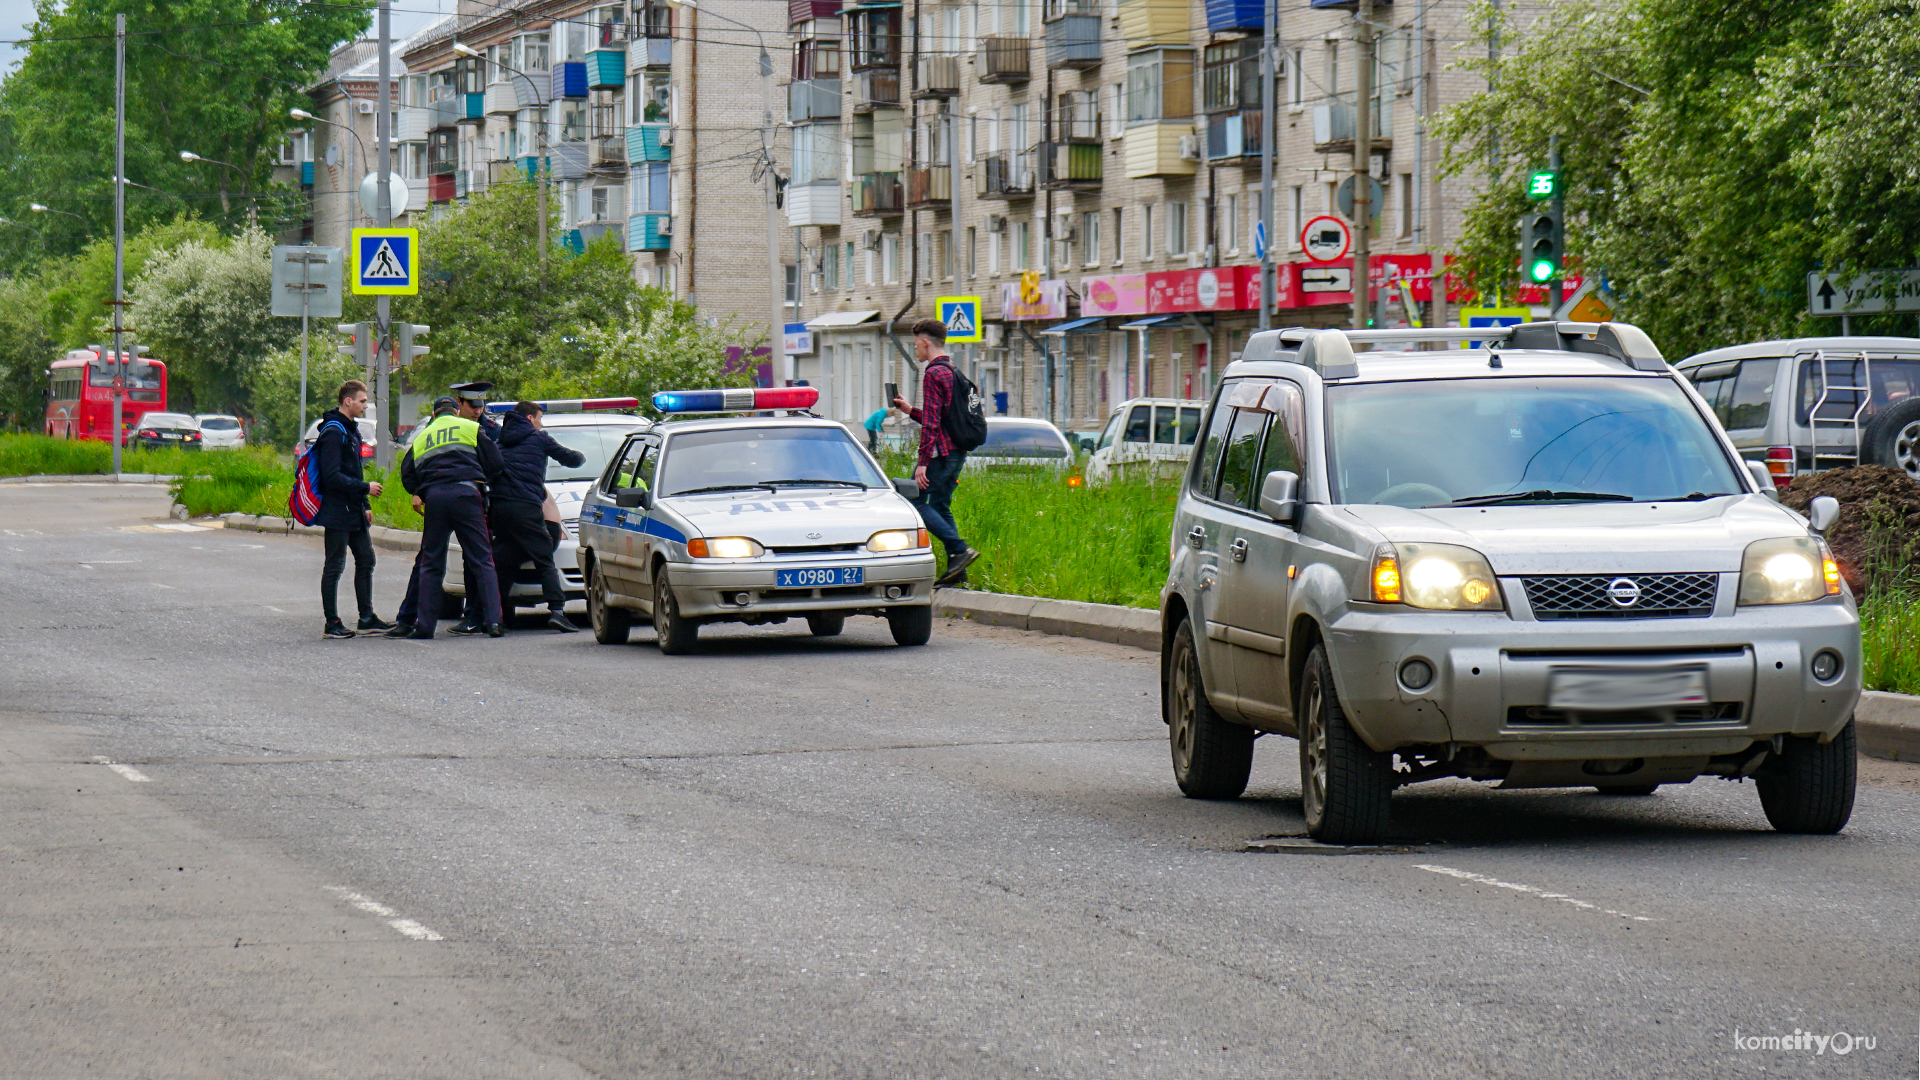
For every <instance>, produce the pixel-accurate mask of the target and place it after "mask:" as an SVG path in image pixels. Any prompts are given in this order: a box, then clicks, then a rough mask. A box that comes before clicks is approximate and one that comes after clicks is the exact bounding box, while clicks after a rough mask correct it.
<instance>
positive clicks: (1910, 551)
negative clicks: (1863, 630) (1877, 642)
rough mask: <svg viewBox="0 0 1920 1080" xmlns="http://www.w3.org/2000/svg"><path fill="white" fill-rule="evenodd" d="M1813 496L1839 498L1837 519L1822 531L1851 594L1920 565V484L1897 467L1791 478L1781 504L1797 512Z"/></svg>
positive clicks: (1858, 468) (1863, 467) (1897, 578)
mask: <svg viewBox="0 0 1920 1080" xmlns="http://www.w3.org/2000/svg"><path fill="white" fill-rule="evenodd" d="M1816 495H1831V496H1833V497H1834V498H1836V499H1838V500H1840V519H1839V520H1838V521H1836V522H1834V524H1833V528H1831V529H1828V530H1827V542H1828V543H1829V544H1831V545H1833V556H1834V559H1835V560H1837V561H1838V562H1839V563H1840V572H1841V573H1842V574H1844V575H1845V576H1846V579H1847V584H1848V585H1849V586H1851V587H1852V589H1853V591H1854V595H1856V596H1858V595H1862V594H1864V592H1865V587H1866V585H1867V583H1868V582H1870V581H1871V582H1874V583H1876V584H1888V583H1891V582H1894V581H1906V580H1908V579H1910V578H1911V577H1912V576H1913V568H1914V565H1915V563H1916V561H1920V484H1916V483H1914V481H1913V478H1912V477H1909V476H1908V475H1907V474H1906V473H1904V472H1901V471H1900V470H1899V469H1889V468H1887V467H1886V466H1884V465H1860V466H1856V467H1854V468H1851V469H1828V470H1826V471H1825V472H1817V473H1808V474H1803V475H1801V476H1796V477H1794V478H1793V485H1792V486H1791V487H1789V488H1787V489H1786V490H1785V491H1783V492H1781V493H1780V501H1781V502H1782V503H1784V504H1786V505H1787V506H1790V507H1792V508H1793V509H1795V510H1798V511H1800V512H1802V513H1805V512H1806V509H1807V504H1808V503H1809V502H1812V501H1813V498H1814V497H1815V496H1816Z"/></svg>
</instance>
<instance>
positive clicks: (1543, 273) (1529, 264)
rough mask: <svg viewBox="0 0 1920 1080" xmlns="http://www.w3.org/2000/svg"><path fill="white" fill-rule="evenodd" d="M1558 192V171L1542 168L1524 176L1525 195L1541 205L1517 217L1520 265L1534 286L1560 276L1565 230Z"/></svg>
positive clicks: (1563, 255)
mask: <svg viewBox="0 0 1920 1080" xmlns="http://www.w3.org/2000/svg"><path fill="white" fill-rule="evenodd" d="M1559 194H1560V175H1559V174H1558V173H1556V172H1552V171H1551V170H1543V171H1541V172H1536V173H1534V174H1533V175H1532V176H1530V177H1528V178H1527V197H1528V198H1531V199H1535V200H1539V201H1540V202H1541V205H1540V206H1539V208H1537V209H1534V210H1530V211H1528V212H1527V213H1526V215H1525V216H1523V217H1522V218H1521V219H1520V265H1521V269H1522V272H1523V273H1525V274H1526V277H1527V280H1528V281H1529V282H1531V283H1532V284H1535V285H1545V284H1547V283H1548V282H1550V281H1552V280H1554V279H1555V278H1557V277H1559V276H1560V265H1561V262H1562V260H1563V259H1564V257H1565V252H1564V251H1562V250H1561V248H1562V246H1563V245H1564V239H1563V238H1564V236H1565V233H1564V232H1563V231H1562V228H1561V221H1560V200H1559V198H1558V196H1559Z"/></svg>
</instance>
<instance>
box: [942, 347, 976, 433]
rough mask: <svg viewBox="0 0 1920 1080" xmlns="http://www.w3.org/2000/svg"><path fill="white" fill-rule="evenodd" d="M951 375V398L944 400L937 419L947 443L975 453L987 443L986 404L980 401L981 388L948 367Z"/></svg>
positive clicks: (954, 368)
mask: <svg viewBox="0 0 1920 1080" xmlns="http://www.w3.org/2000/svg"><path fill="white" fill-rule="evenodd" d="M948 369H949V370H951V371H952V372H953V395H952V396H951V397H949V398H948V399H947V409H946V413H945V415H943V416H941V417H940V426H941V427H942V428H943V429H945V430H946V433H947V439H948V441H950V442H952V443H953V448H954V449H955V450H975V449H978V448H979V447H980V444H981V443H984V442H986V441H987V413H986V409H985V408H983V406H984V405H985V402H984V401H982V400H981V398H980V388H979V387H977V386H975V385H973V381H972V380H970V379H968V378H967V377H966V376H965V375H962V374H960V369H959V368H956V367H953V366H952V365H951V364H949V365H948Z"/></svg>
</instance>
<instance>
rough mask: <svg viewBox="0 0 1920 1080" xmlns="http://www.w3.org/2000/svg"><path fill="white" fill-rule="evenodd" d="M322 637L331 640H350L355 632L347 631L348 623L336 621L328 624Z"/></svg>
mask: <svg viewBox="0 0 1920 1080" xmlns="http://www.w3.org/2000/svg"><path fill="white" fill-rule="evenodd" d="M320 636H321V637H330V638H349V637H352V636H354V635H353V631H351V630H349V629H347V624H346V623H343V622H341V621H340V620H338V619H335V620H334V621H332V622H330V623H328V624H327V628H326V630H324V631H322V632H321V635H320Z"/></svg>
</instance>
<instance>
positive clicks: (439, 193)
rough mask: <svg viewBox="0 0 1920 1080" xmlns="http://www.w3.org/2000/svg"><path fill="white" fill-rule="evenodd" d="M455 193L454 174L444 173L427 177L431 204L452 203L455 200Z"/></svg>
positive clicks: (428, 197) (428, 195) (428, 196)
mask: <svg viewBox="0 0 1920 1080" xmlns="http://www.w3.org/2000/svg"><path fill="white" fill-rule="evenodd" d="M454 192H455V186H454V175H453V173H452V172H444V173H441V174H439V175H437V176H429V177H427V199H428V200H429V201H430V202H437V203H443V202H452V201H453V200H454Z"/></svg>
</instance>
